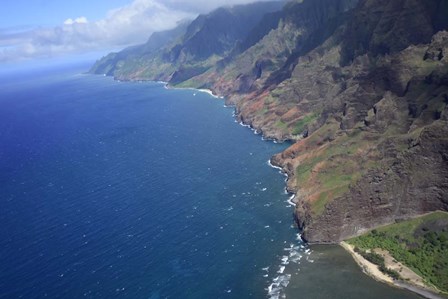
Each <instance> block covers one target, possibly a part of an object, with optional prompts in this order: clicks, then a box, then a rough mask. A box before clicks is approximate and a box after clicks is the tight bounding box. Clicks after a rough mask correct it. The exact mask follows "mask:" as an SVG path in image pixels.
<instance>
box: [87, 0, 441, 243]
mask: <svg viewBox="0 0 448 299" xmlns="http://www.w3.org/2000/svg"><path fill="white" fill-rule="evenodd" d="M276 5H278V3H271V4H269V5H268V4H267V3H264V4H261V3H259V4H253V6H235V7H231V8H225V9H224V8H223V9H220V10H216V11H214V12H212V13H210V14H208V15H205V16H204V15H203V16H200V17H198V18H197V19H196V20H194V21H192V22H191V24H189V25H186V26H185V28H181V29H182V30H179V32H177V31H176V32H175V33H176V34H175V35H176V36H175V37H174V36H172V35H173V32H171V33H170V32H168V33H169V36H170V37H172V39H171V42H169V43H167V44H162V45H160V46H158V48H157V49H156V50H154V51H152V50H151V51H152V52H151V51H146V50H145V49H147V47H148V45H150V44H151V43H153V42H155V41H154V40H151V38H150V40H149V41H148V43H147V44H145V45H142V46H139V47H135V48H132V49H127V50H125V51H123V52H120V53H112V54H110V55H108V56H106V57H104V58H103V59H101V60H100V61H98V63H97V64H95V66H93V67H92V70H91V72H92V73H100V74H107V75H113V76H114V77H115V78H117V79H126V80H142V79H145V80H164V81H167V82H169V84H170V85H171V86H173V87H180V88H183V87H191V88H197V89H206V90H211V91H212V94H214V95H219V96H223V97H225V101H226V105H234V106H235V115H236V118H237V120H238V121H239V122H241V123H243V124H245V125H248V126H250V127H251V128H253V129H255V130H256V131H257V132H258V133H260V134H262V135H263V136H264V138H266V139H273V140H278V141H285V140H291V141H293V142H294V144H293V145H291V146H290V147H289V148H288V149H286V150H285V151H284V152H282V153H279V154H277V155H275V156H274V157H273V158H272V159H271V160H272V161H271V162H272V164H273V165H276V166H279V167H281V168H282V169H283V171H284V172H285V173H286V174H287V175H288V179H287V182H286V184H287V187H286V188H287V191H288V192H289V193H292V194H295V195H296V196H295V197H294V202H295V204H296V208H295V218H296V221H297V223H298V226H299V228H300V229H302V230H303V239H304V240H306V241H307V242H309V243H321V244H328V243H331V244H335V243H338V242H340V241H342V240H345V239H347V238H350V237H353V236H357V235H360V234H362V233H363V232H366V231H368V230H371V229H373V228H375V227H377V226H381V225H385V224H389V223H394V222H396V221H401V220H404V219H408V218H412V217H415V216H418V215H422V214H425V213H427V212H431V211H435V210H444V211H446V210H448V31H446V30H448V16H447V15H446V3H445V2H444V1H442V0H430V1H423V2H422V1H413V0H397V1H394V2H390V1H387V0H375V1H373V0H319V1H311V0H304V1H292V2H289V3H287V4H286V5H285V6H284V7H283V8H282V9H281V8H278V7H277V6H276ZM254 7H258V8H259V9H260V11H259V12H258V13H257V15H253V14H254V13H255V10H254ZM278 9H280V10H278ZM261 11H262V12H261ZM260 14H264V15H260ZM229 16H231V17H232V18H233V19H234V20H235V22H230V23H229V22H222V20H227V19H226V18H228V17H229ZM248 16H250V17H249V18H248ZM249 20H250V22H249V23H250V24H251V25H250V26H252V30H245V31H242V30H241V28H242V27H241V28H240V26H242V25H244V26H243V27H244V28H246V29H248V28H247V27H248V26H249V25H248V24H249V23H248V21H249ZM257 20H258V21H257ZM260 20H261V21H260ZM212 25H213V26H212ZM168 33H167V34H168ZM204 44H207V47H204ZM151 48H154V47H151ZM145 51H146V52H145Z"/></svg>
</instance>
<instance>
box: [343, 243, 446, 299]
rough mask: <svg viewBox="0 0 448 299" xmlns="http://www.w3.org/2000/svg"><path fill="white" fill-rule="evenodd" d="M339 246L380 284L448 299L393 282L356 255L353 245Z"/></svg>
mask: <svg viewBox="0 0 448 299" xmlns="http://www.w3.org/2000/svg"><path fill="white" fill-rule="evenodd" d="M339 245H340V246H341V247H342V248H344V249H345V250H346V251H347V252H348V253H349V254H350V255H351V256H352V258H353V259H354V260H355V262H356V263H357V264H358V266H359V267H360V268H361V269H362V272H364V273H365V274H367V275H368V276H370V277H371V278H373V279H375V280H376V281H378V282H382V283H386V284H388V285H390V286H392V287H396V288H400V289H405V290H408V291H411V292H413V293H416V294H418V295H420V296H423V297H425V298H428V299H446V298H447V297H444V296H443V294H439V293H435V292H433V291H431V290H429V289H426V288H422V287H421V286H417V285H414V284H410V283H406V282H404V281H396V280H393V279H392V278H391V277H389V276H387V275H385V274H384V273H382V272H381V271H380V270H379V269H378V266H377V265H375V264H373V263H371V262H369V261H368V260H366V259H365V258H364V257H362V256H361V255H360V254H358V253H356V252H355V251H354V248H353V246H352V245H350V244H348V243H346V242H344V241H342V242H340V243H339Z"/></svg>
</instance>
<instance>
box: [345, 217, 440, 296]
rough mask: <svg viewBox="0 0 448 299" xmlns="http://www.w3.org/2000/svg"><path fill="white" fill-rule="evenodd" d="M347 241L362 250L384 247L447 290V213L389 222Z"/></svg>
mask: <svg viewBox="0 0 448 299" xmlns="http://www.w3.org/2000/svg"><path fill="white" fill-rule="evenodd" d="M348 242H349V243H350V244H352V245H354V246H356V247H359V248H361V249H364V250H366V249H374V248H382V249H386V250H388V251H389V252H390V253H391V255H392V256H393V257H394V258H395V259H396V260H397V261H400V262H402V263H404V264H405V265H407V266H408V267H410V268H411V269H412V270H414V271H415V272H416V273H417V274H419V275H421V276H422V277H423V278H424V279H425V280H426V281H427V282H428V283H430V284H433V285H435V286H436V287H437V288H438V289H439V290H441V291H443V292H447V293H448V213H446V212H434V213H431V214H428V215H425V216H422V217H419V218H415V219H412V220H407V221H403V222H399V223H395V224H391V225H388V226H385V227H381V228H378V229H376V230H373V231H371V232H369V233H367V234H365V235H362V236H360V237H356V238H353V239H351V240H349V241H348Z"/></svg>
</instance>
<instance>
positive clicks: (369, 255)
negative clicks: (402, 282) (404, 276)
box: [354, 247, 401, 280]
mask: <svg viewBox="0 0 448 299" xmlns="http://www.w3.org/2000/svg"><path fill="white" fill-rule="evenodd" d="M354 250H355V252H357V253H359V254H360V255H361V256H362V257H363V258H365V259H366V260H368V261H369V262H371V263H373V264H375V265H377V266H378V269H379V270H380V271H381V272H383V273H384V274H386V275H388V276H390V277H392V278H393V279H395V280H397V279H400V278H401V277H400V274H398V272H397V271H395V270H392V269H389V268H387V267H386V265H385V264H384V258H383V257H382V256H381V255H380V254H378V253H375V252H367V251H364V250H361V249H359V248H358V247H355V249H354Z"/></svg>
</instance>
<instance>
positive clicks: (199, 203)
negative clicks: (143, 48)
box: [0, 66, 418, 299]
mask: <svg viewBox="0 0 448 299" xmlns="http://www.w3.org/2000/svg"><path fill="white" fill-rule="evenodd" d="M85 70H86V68H85V67H84V68H80V67H73V66H72V67H70V68H64V69H61V68H58V69H47V70H45V71H37V70H35V71H33V72H29V73H22V74H14V75H5V74H3V75H2V76H1V78H0V81H1V83H0V265H1V271H0V298H151V299H158V298H284V297H285V296H287V298H361V297H363V298H418V297H417V296H415V295H413V294H411V293H409V292H406V291H401V290H398V289H395V288H391V287H389V286H387V285H384V284H381V283H378V282H376V281H374V280H372V279H370V278H368V277H367V276H366V275H364V274H363V273H362V272H361V270H360V269H358V267H357V266H356V264H355V263H354V262H353V261H352V260H351V258H350V256H349V255H348V254H347V253H346V252H345V251H343V250H342V249H341V248H339V247H337V246H333V247H331V246H330V247H321V246H315V247H311V248H310V247H308V246H306V245H305V244H303V243H302V241H301V240H300V235H299V232H298V231H297V229H296V227H295V225H294V222H293V217H292V213H293V208H292V206H291V205H290V204H289V203H288V199H289V197H290V195H288V194H286V193H285V190H284V188H285V184H284V180H285V177H284V176H283V175H282V174H281V173H280V172H279V170H278V169H275V168H272V167H270V166H269V163H268V161H269V159H270V157H271V156H272V155H273V154H275V153H278V152H280V151H282V150H283V149H285V148H286V147H287V146H288V144H287V143H285V144H276V143H274V142H272V141H264V140H262V137H261V136H260V135H257V134H255V133H254V132H253V131H252V130H250V129H248V128H244V127H242V126H241V125H240V124H238V123H236V121H235V119H234V117H233V109H232V108H228V107H224V102H223V101H222V100H221V99H217V98H215V97H212V96H211V95H209V94H207V93H205V92H200V91H196V90H187V89H184V90H182V89H167V88H165V85H164V84H162V83H156V82H145V83H142V82H118V81H114V80H113V79H112V78H110V77H103V76H94V75H87V74H83V73H82V71H85Z"/></svg>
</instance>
